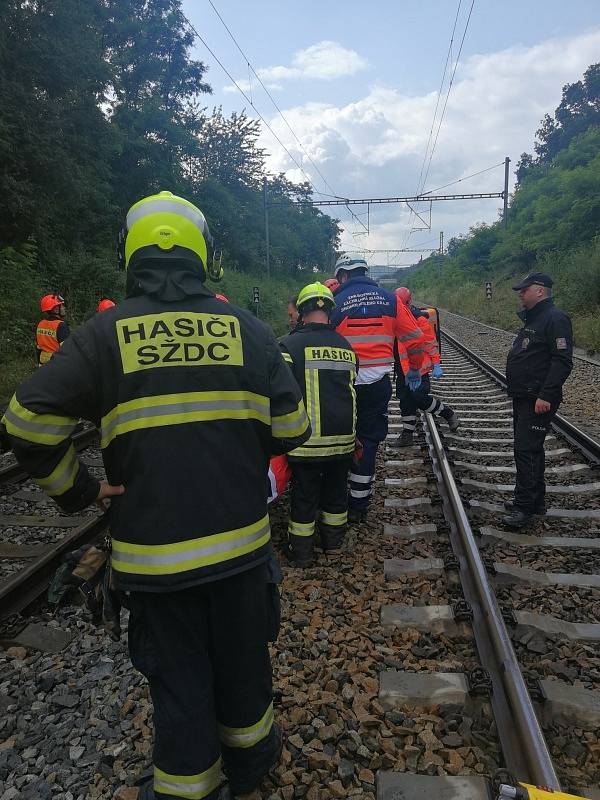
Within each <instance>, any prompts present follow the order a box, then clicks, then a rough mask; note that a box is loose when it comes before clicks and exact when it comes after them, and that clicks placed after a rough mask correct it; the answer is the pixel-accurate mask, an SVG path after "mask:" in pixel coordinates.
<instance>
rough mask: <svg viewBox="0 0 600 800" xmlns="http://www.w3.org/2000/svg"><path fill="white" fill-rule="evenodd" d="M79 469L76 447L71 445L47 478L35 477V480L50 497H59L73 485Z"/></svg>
mask: <svg viewBox="0 0 600 800" xmlns="http://www.w3.org/2000/svg"><path fill="white" fill-rule="evenodd" d="M78 470H79V462H78V461H77V456H76V455H75V449H74V447H73V445H70V446H69V449H68V450H67V452H66V453H65V455H64V456H63V457H62V458H61V460H60V461H59V462H58V464H57V465H56V467H55V468H54V469H53V470H52V472H51V473H50V475H47V476H46V477H45V478H37V477H34V480H35V482H36V483H37V484H38V485H39V486H40V488H42V489H43V490H44V491H45V492H46V494H49V495H50V497H57V496H58V495H61V494H64V493H65V492H68V491H69V489H71V488H72V487H73V484H74V483H75V478H76V477H77V472H78Z"/></svg>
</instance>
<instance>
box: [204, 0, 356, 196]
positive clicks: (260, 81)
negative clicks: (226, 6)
mask: <svg viewBox="0 0 600 800" xmlns="http://www.w3.org/2000/svg"><path fill="white" fill-rule="evenodd" d="M208 2H209V4H210V6H211V8H212V9H213V11H214V12H215V14H216V15H217V17H218V18H219V19H220V20H221V23H222V24H223V27H224V28H225V30H226V31H227V33H228V34H229V36H230V38H231V41H232V42H233V43H234V44H235V46H236V47H237V49H238V50H239V52H240V55H241V56H242V58H243V59H244V61H245V62H246V64H247V66H248V71H249V72H250V71H251V72H252V73H253V75H254V76H255V77H256V80H257V81H258V82H259V83H260V85H261V86H262V88H263V89H264V92H265V94H266V95H267V97H268V98H269V100H270V101H271V102H272V103H273V106H274V107H275V108H276V110H277V112H278V114H279V116H280V117H281V119H282V120H283V121H284V122H285V124H286V125H287V127H288V130H289V131H290V133H291V134H292V136H293V137H294V139H295V140H296V141H297V142H298V144H299V145H300V148H301V150H302V152H303V153H304V155H305V156H306V157H307V158H308V160H309V161H310V163H311V164H312V165H313V167H314V168H315V171H316V172H317V174H318V175H319V177H320V178H321V180H322V181H323V184H324V185H325V186H326V187H327V188H328V189H330V190H331V192H332V194H331V195H330V196H331V197H333V198H335V199H336V200H342V199H343V198H342V197H340V196H339V195H338V194H335V192H334V191H333V189H332V188H331V185H330V184H329V183H328V181H327V179H326V178H325V176H324V175H323V173H322V172H321V170H320V169H319V168H318V167H317V165H316V164H315V162H314V161H313V159H312V158H311V157H310V155H309V154H308V152H307V151H306V149H305V147H304V145H303V144H302V142H301V141H300V139H299V138H298V136H297V135H296V132H295V131H294V129H293V128H292V126H291V125H290V124H289V122H288V121H287V119H286V118H285V116H284V114H283V111H282V110H281V109H280V108H279V106H278V105H277V103H276V102H275V99H274V97H273V95H272V94H271V93H270V92H269V90H268V89H267V87H266V86H265V84H264V83H263V80H262V78H261V77H260V75H259V74H258V72H257V71H256V70H255V69H254V66H253V65H252V64H251V62H250V59H249V58H248V56H247V55H246V54H245V53H244V51H243V50H242V48H241V46H240V45H239V43H238V41H237V39H236V38H235V36H234V35H233V33H232V32H231V29H230V28H229V26H228V25H227V23H226V22H225V20H224V19H223V17H222V16H221V14H220V13H219V10H218V9H217V7H216V6H215V4H214V3H213V1H212V0H208ZM249 82H250V81H249ZM319 194H323V195H325V192H319Z"/></svg>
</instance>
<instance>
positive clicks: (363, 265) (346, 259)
mask: <svg viewBox="0 0 600 800" xmlns="http://www.w3.org/2000/svg"><path fill="white" fill-rule="evenodd" d="M341 269H345V270H346V271H347V272H350V271H351V270H353V269H364V270H365V271H366V270H368V269H369V267H368V265H367V262H366V259H365V257H364V256H363V255H362V253H342V254H341V255H340V257H339V258H338V260H337V261H336V262H335V272H334V273H333V274H334V275H335V277H336V278H337V276H338V272H339V271H340V270H341Z"/></svg>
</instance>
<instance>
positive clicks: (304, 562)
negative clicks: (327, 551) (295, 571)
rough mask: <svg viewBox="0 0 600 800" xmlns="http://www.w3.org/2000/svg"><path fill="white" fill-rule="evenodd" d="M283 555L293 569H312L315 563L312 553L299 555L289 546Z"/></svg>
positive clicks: (284, 549)
mask: <svg viewBox="0 0 600 800" xmlns="http://www.w3.org/2000/svg"><path fill="white" fill-rule="evenodd" d="M283 554H284V556H285V557H286V558H287V560H288V562H289V564H290V566H292V567H300V568H301V569H306V567H312V565H313V563H314V557H313V554H312V553H298V552H296V551H294V550H292V548H291V547H290V546H289V545H287V547H284V548H283Z"/></svg>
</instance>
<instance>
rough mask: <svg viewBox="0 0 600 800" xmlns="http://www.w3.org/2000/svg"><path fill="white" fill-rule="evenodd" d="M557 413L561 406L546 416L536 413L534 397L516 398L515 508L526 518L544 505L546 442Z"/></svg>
mask: <svg viewBox="0 0 600 800" xmlns="http://www.w3.org/2000/svg"><path fill="white" fill-rule="evenodd" d="M557 409H558V403H555V404H553V405H552V406H551V407H550V411H548V412H546V413H545V414H536V413H535V397H513V429H514V437H515V439H514V454H515V466H516V468H517V478H516V481H515V497H514V504H515V507H516V508H519V509H520V510H521V511H523V512H525V513H526V514H535V513H536V512H539V511H541V510H542V509H543V508H544V505H545V498H546V484H545V482H544V470H545V468H546V459H545V455H544V440H545V438H546V435H547V434H548V431H549V430H550V425H551V424H552V420H553V419H554V416H555V414H556V410H557Z"/></svg>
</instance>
